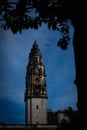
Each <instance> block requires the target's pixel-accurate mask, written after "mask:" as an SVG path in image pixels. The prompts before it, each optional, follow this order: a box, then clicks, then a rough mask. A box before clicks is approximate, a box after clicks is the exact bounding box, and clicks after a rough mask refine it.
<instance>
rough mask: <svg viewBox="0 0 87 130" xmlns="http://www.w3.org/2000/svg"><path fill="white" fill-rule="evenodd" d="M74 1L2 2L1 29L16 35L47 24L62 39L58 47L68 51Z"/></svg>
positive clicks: (0, 7) (0, 0) (17, 0)
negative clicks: (57, 32) (59, 34)
mask: <svg viewBox="0 0 87 130" xmlns="http://www.w3.org/2000/svg"><path fill="white" fill-rule="evenodd" d="M72 6H73V1H70V0H66V1H65V0H14V1H12V0H0V15H1V16H0V27H1V28H3V29H4V30H8V29H11V31H12V32H13V33H14V34H16V33H17V32H20V33H21V32H22V30H24V29H30V28H31V29H32V28H34V29H38V28H39V27H41V25H42V23H46V24H47V25H48V28H49V29H53V30H58V31H60V33H61V36H62V38H61V39H60V40H59V41H58V43H57V45H58V46H60V47H61V48H62V49H64V50H65V49H67V46H68V44H69V40H70V38H69V23H70V22H72V21H70V20H71V19H72V17H73V15H72Z"/></svg>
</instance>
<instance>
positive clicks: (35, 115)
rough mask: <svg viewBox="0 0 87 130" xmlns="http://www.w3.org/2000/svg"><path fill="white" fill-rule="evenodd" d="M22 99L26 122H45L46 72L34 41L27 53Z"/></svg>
mask: <svg viewBox="0 0 87 130" xmlns="http://www.w3.org/2000/svg"><path fill="white" fill-rule="evenodd" d="M24 100H25V119H26V124H47V92H46V74H45V67H44V65H43V63H42V54H41V52H40V49H39V48H38V44H37V43H36V41H34V44H33V46H32V49H31V52H30V54H29V63H28V65H27V71H26V90H25V99H24Z"/></svg>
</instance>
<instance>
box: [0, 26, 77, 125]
mask: <svg viewBox="0 0 87 130" xmlns="http://www.w3.org/2000/svg"><path fill="white" fill-rule="evenodd" d="M73 32H74V29H73V27H72V26H71V27H70V36H71V42H70V45H69V48H68V49H67V50H65V51H63V50H61V48H59V47H57V42H58V39H59V38H60V36H61V35H60V33H59V32H57V31H52V30H51V31H49V30H48V28H47V27H46V25H43V26H42V27H41V28H40V29H38V30H25V31H23V32H22V34H19V33H18V34H16V35H15V34H12V33H11V31H3V30H0V122H6V123H25V104H24V91H25V75H26V67H27V64H28V55H29V53H30V50H31V48H32V45H33V43H34V40H36V41H37V43H38V46H39V48H40V50H41V53H42V61H43V64H44V65H45V70H46V75H47V77H46V82H47V93H48V101H47V106H48V108H51V109H52V110H54V111H57V110H64V109H66V108H68V107H69V106H71V107H72V108H73V109H74V110H77V106H76V103H77V89H76V86H75V85H74V83H73V81H74V79H75V63H74V54H73V46H72V39H73Z"/></svg>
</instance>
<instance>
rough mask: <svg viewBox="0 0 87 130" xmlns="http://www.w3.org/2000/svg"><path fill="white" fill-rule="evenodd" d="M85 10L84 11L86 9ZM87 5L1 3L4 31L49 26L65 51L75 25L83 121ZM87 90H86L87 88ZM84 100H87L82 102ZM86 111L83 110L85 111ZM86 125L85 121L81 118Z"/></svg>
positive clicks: (50, 0) (54, 0) (67, 0)
mask: <svg viewBox="0 0 87 130" xmlns="http://www.w3.org/2000/svg"><path fill="white" fill-rule="evenodd" d="M82 7H83V8H82ZM84 14H85V2H84V0H83V1H79V2H78V1H77V2H76V1H75V0H14V1H12V0H0V27H1V28H3V29H4V30H8V29H11V31H12V32H13V33H15V34H16V33H17V32H20V33H21V32H22V30H23V29H30V28H31V29H32V28H34V29H38V28H39V27H40V26H41V25H42V23H46V24H47V25H48V28H49V29H53V30H58V31H60V33H61V35H62V38H61V39H60V40H59V41H58V43H57V45H58V46H60V47H61V48H62V49H64V50H65V49H67V47H68V44H69V40H70V38H69V25H68V23H69V21H71V23H72V25H73V27H74V29H75V31H74V38H73V48H74V56H75V67H76V79H75V81H74V83H75V84H76V86H77V93H78V103H77V105H78V112H79V117H80V116H82V115H84V114H83V110H84V108H83V105H84V104H83V100H84V99H85V98H84V96H83V95H84V90H83V89H82V87H83V83H84V81H85V80H84V78H83V75H84V72H85V68H83V69H82V63H85V60H84V58H83V57H82V55H83V56H84V57H85V54H84V52H83V51H84V47H85V45H82V43H83V44H84V42H85V36H84V35H83V32H84V28H85V25H86V24H85V20H84ZM84 89H85V88H84ZM82 98H83V99H82ZM81 107H82V108H81ZM79 119H80V121H81V122H82V120H81V118H79Z"/></svg>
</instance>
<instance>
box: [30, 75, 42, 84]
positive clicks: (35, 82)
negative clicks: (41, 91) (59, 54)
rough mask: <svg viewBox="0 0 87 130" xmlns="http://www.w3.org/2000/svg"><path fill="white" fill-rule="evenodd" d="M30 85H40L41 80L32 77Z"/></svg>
mask: <svg viewBox="0 0 87 130" xmlns="http://www.w3.org/2000/svg"><path fill="white" fill-rule="evenodd" d="M32 84H33V85H40V84H41V79H40V77H36V76H34V77H33V81H32Z"/></svg>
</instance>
